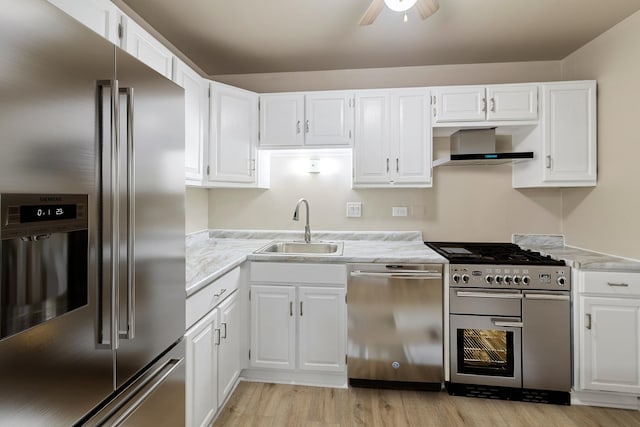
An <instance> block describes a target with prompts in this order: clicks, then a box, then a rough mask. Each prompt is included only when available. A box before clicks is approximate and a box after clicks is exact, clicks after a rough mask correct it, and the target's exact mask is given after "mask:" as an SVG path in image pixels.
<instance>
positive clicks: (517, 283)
mask: <svg viewBox="0 0 640 427" xmlns="http://www.w3.org/2000/svg"><path fill="white" fill-rule="evenodd" d="M513 284H514V285H519V284H520V276H513Z"/></svg>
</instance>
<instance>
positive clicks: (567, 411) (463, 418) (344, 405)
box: [214, 382, 640, 427]
mask: <svg viewBox="0 0 640 427" xmlns="http://www.w3.org/2000/svg"><path fill="white" fill-rule="evenodd" d="M227 426H229V427H245V426H246V427H249V426H250V427H289V426H291V427H298V426H305V427H307V426H309V427H353V426H367V427H370V426H376V427H377V426H380V427H443V426H446V427H540V426H544V427H640V411H633V410H624V409H612V408H598V407H590V406H562V405H546V404H540V403H528V402H511V401H504V400H493V399H478V398H472V397H461V396H449V395H448V394H447V393H446V392H421V391H407V390H378V389H368V388H349V389H332V388H321V387H304V386H297V385H282V384H268V383H249V382H242V383H240V384H239V385H238V387H237V388H236V390H235V392H234V394H233V395H232V396H231V398H230V399H229V401H228V402H227V404H226V405H225V407H224V408H223V409H222V411H221V412H220V414H219V415H218V418H217V419H216V421H215V423H214V427H227Z"/></svg>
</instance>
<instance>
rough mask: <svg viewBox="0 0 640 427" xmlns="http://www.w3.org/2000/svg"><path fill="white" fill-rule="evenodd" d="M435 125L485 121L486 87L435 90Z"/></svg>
mask: <svg viewBox="0 0 640 427" xmlns="http://www.w3.org/2000/svg"><path fill="white" fill-rule="evenodd" d="M433 95H434V97H435V110H436V113H435V119H434V122H435V123H440V122H477V121H483V120H485V117H486V114H485V112H486V111H487V101H486V98H485V90H484V86H453V87H442V88H435V89H434V90H433Z"/></svg>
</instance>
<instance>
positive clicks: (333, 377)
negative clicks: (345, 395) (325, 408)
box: [240, 369, 347, 388]
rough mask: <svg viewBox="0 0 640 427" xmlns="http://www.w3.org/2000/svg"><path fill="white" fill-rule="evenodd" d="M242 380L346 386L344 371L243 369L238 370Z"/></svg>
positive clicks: (317, 385)
mask: <svg viewBox="0 0 640 427" xmlns="http://www.w3.org/2000/svg"><path fill="white" fill-rule="evenodd" d="M240 378H241V379H242V380H243V381H252V382H262V383H275V384H293V385H305V386H315V387H331V388H347V373H346V372H339V373H335V372H321V373H311V372H291V371H281V370H277V369H243V370H242V372H240Z"/></svg>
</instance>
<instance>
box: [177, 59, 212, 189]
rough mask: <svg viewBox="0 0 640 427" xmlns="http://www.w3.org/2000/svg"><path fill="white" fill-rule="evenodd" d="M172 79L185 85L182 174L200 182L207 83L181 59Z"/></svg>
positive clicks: (189, 179) (188, 179) (206, 107)
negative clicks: (183, 171) (183, 172)
mask: <svg viewBox="0 0 640 427" xmlns="http://www.w3.org/2000/svg"><path fill="white" fill-rule="evenodd" d="M174 81H175V82H176V83H177V84H179V85H180V86H182V87H183V88H184V106H185V111H184V126H185V135H184V136H185V138H184V139H185V154H184V163H185V177H186V179H187V181H195V182H197V183H201V182H202V178H203V177H204V174H203V168H204V144H205V135H206V133H205V123H206V113H207V110H208V102H207V101H208V99H207V90H208V88H209V85H208V84H207V83H206V81H205V80H204V79H203V78H202V77H200V75H199V74H198V73H196V72H195V71H193V70H192V69H191V68H189V67H188V66H187V65H186V64H184V63H183V62H182V61H176V68H175V76H174Z"/></svg>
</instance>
